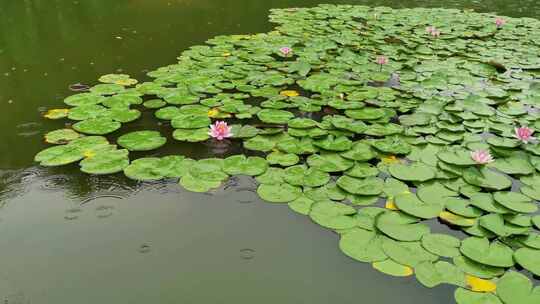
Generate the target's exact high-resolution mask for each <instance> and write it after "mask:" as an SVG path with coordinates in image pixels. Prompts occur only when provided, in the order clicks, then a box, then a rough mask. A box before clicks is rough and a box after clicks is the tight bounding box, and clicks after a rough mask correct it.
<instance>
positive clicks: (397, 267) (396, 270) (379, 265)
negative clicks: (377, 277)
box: [373, 259, 414, 277]
mask: <svg viewBox="0 0 540 304" xmlns="http://www.w3.org/2000/svg"><path fill="white" fill-rule="evenodd" d="M373 268H375V269H377V270H378V271H380V272H382V273H386V274H388V275H391V276H395V277H408V276H410V275H412V274H413V273H414V271H413V269H412V268H411V267H408V266H405V265H401V264H399V263H396V262H394V261H392V260H390V259H388V260H384V261H381V262H374V263H373Z"/></svg>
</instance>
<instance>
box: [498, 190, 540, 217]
mask: <svg viewBox="0 0 540 304" xmlns="http://www.w3.org/2000/svg"><path fill="white" fill-rule="evenodd" d="M493 198H494V199H495V201H496V202H497V203H499V204H501V205H503V206H504V207H506V208H508V209H510V210H513V211H515V212H521V213H533V212H536V211H538V206H537V205H536V203H535V202H533V200H531V199H530V198H529V197H528V196H525V195H523V194H520V193H517V192H503V191H500V192H495V194H494V195H493Z"/></svg>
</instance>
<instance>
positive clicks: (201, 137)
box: [172, 128, 210, 142]
mask: <svg viewBox="0 0 540 304" xmlns="http://www.w3.org/2000/svg"><path fill="white" fill-rule="evenodd" d="M172 136H173V138H174V139H176V140H178V141H187V142H200V141H205V140H207V139H209V138H210V135H209V134H208V128H199V129H176V130H174V132H173V135H172Z"/></svg>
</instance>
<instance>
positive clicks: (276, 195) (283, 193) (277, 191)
mask: <svg viewBox="0 0 540 304" xmlns="http://www.w3.org/2000/svg"><path fill="white" fill-rule="evenodd" d="M257 193H258V194H259V196H260V197H261V198H262V199H263V200H265V201H268V202H271V203H288V202H291V201H294V200H295V199H297V198H298V197H300V195H301V194H302V190H301V189H300V188H299V187H296V186H292V185H289V184H287V183H282V184H261V185H260V186H259V188H257Z"/></svg>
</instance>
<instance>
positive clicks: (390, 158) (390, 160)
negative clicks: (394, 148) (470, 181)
mask: <svg viewBox="0 0 540 304" xmlns="http://www.w3.org/2000/svg"><path fill="white" fill-rule="evenodd" d="M381 160H382V162H383V164H395V163H399V158H397V157H396V156H395V155H389V156H387V157H383V158H382V159H381Z"/></svg>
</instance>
